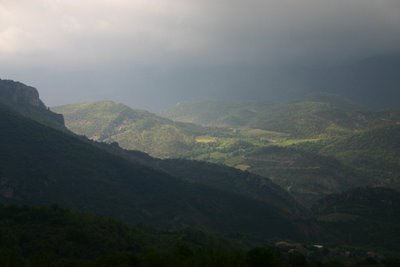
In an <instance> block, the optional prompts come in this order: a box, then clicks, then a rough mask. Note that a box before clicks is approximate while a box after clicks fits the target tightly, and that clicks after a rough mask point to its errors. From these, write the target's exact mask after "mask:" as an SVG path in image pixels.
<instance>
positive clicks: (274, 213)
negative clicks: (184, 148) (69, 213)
mask: <svg viewBox="0 0 400 267" xmlns="http://www.w3.org/2000/svg"><path fill="white" fill-rule="evenodd" d="M0 125H1V126H2V129H1V131H0V177H1V178H0V180H1V187H0V198H1V201H2V202H3V203H18V204H30V205H41V204H51V203H57V204H62V205H64V206H66V207H70V208H75V209H78V210H82V211H90V212H95V213H98V214H103V215H109V216H113V217H114V218H119V219H122V220H124V221H127V222H133V223H143V224H146V225H151V226H155V227H159V228H163V229H181V228H184V227H188V226H191V227H196V228H200V229H206V230H210V231H221V232H225V233H243V234H249V235H255V236H258V237H262V238H264V237H265V238H276V237H291V238H297V237H301V236H302V235H303V234H309V233H310V232H309V231H308V230H307V223H306V222H302V221H301V220H300V221H297V219H296V218H298V219H299V217H297V216H296V215H294V214H292V213H291V210H292V208H291V207H288V206H286V208H285V207H282V208H280V207H278V206H277V205H275V204H276V203H283V205H286V204H284V203H288V202H287V200H286V198H289V196H288V195H287V194H286V193H285V192H283V191H282V190H281V189H279V188H278V187H276V186H275V187H274V188H273V189H271V192H274V191H276V190H280V192H281V193H280V194H274V195H273V198H275V197H276V198H277V199H275V200H274V201H272V202H271V203H269V202H265V201H259V200H257V199H254V198H250V197H247V196H245V195H243V194H237V193H235V192H230V191H227V190H219V189H217V188H216V187H210V186H206V185H203V184H193V183H188V182H186V181H185V180H184V179H182V178H179V177H174V176H172V175H170V174H168V173H166V172H165V171H162V170H157V169H156V167H149V166H146V165H143V164H141V163H139V162H136V163H135V162H134V161H133V160H128V159H124V158H122V157H119V156H116V155H115V154H111V153H109V152H107V151H105V150H103V149H100V148H99V147H98V146H96V145H93V144H92V143H91V142H89V141H87V140H85V139H81V138H78V137H75V136H73V135H71V134H65V133H64V132H62V131H59V130H56V129H53V128H50V127H47V126H45V125H43V124H40V123H37V122H36V121H33V120H31V119H29V118H26V117H23V116H21V115H20V114H18V113H15V112H14V111H12V110H10V109H8V108H6V107H5V106H1V107H0ZM196 171H198V170H196V169H193V172H196ZM237 172H238V171H237ZM233 174H234V173H233ZM266 187H268V185H266ZM279 198H281V200H279ZM289 203H290V202H289ZM298 223H299V224H298ZM300 228H303V229H301V230H300Z"/></svg>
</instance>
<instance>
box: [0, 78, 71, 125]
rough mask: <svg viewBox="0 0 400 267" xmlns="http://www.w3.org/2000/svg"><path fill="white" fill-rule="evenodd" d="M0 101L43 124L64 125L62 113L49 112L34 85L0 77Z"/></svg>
mask: <svg viewBox="0 0 400 267" xmlns="http://www.w3.org/2000/svg"><path fill="white" fill-rule="evenodd" d="M0 103H2V104H4V105H7V106H8V107H10V108H12V109H14V110H16V111H18V112H20V113H23V114H24V115H25V116H28V117H30V118H32V119H35V120H36V121H39V122H41V123H43V124H46V125H49V126H55V127H60V126H62V127H64V117H63V115H61V114H57V113H54V112H51V111H50V110H49V109H48V108H47V107H46V105H45V104H44V103H43V101H42V100H41V99H40V97H39V92H38V90H36V88H34V87H31V86H27V85H25V84H23V83H20V82H15V81H12V80H2V79H0Z"/></svg>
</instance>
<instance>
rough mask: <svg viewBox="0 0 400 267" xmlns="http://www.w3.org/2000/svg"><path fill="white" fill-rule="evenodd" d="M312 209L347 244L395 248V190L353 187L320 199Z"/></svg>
mask: <svg viewBox="0 0 400 267" xmlns="http://www.w3.org/2000/svg"><path fill="white" fill-rule="evenodd" d="M314 211H315V213H316V214H317V216H318V219H319V221H320V222H321V224H323V225H324V226H325V227H327V228H328V229H329V230H330V231H331V232H332V233H334V234H335V235H337V236H341V237H342V238H343V240H346V242H347V243H348V244H356V245H359V246H364V247H368V246H369V247H378V248H379V247H380V248H383V247H385V248H390V249H392V250H393V251H398V242H399V236H400V226H399V225H400V193H399V192H398V191H394V190H392V189H387V188H379V187H378V188H372V187H366V188H355V189H352V190H349V191H346V192H344V193H341V194H336V195H332V196H328V197H326V198H324V199H322V200H321V201H319V203H318V204H317V205H315V207H314Z"/></svg>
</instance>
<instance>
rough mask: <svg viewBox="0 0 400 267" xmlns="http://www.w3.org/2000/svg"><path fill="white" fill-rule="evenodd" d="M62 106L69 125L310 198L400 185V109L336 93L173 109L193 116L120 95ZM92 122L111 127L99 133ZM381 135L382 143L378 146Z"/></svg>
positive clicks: (308, 200)
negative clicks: (377, 107)
mask: <svg viewBox="0 0 400 267" xmlns="http://www.w3.org/2000/svg"><path fill="white" fill-rule="evenodd" d="M57 110H58V111H59V112H62V113H64V114H66V122H67V126H69V127H70V128H71V129H72V130H73V131H75V132H76V133H79V134H85V135H87V136H89V137H92V138H94V139H98V138H97V137H98V136H102V137H101V138H100V140H103V141H107V142H112V141H117V142H118V143H119V145H121V147H123V148H125V149H137V150H141V151H145V152H148V153H150V154H151V155H154V156H161V157H167V158H171V157H172V158H175V157H179V158H185V159H191V160H200V161H208V162H212V163H218V164H224V165H227V166H231V167H235V168H237V169H239V170H242V171H249V172H252V173H255V174H258V175H261V176H264V177H268V178H270V179H271V180H273V182H275V183H277V184H279V185H280V186H282V187H283V188H284V189H286V190H287V191H288V192H290V193H291V194H292V195H293V196H294V197H296V198H297V199H298V200H299V201H300V202H302V203H303V204H305V205H308V206H309V205H312V204H313V203H315V201H317V200H318V199H319V198H321V197H324V196H327V195H329V194H332V193H339V192H342V191H344V190H347V189H349V188H352V187H355V186H363V185H367V184H369V185H384V186H393V187H395V188H399V189H400V184H399V182H398V181H399V180H400V179H399V177H398V173H400V172H399V165H398V162H399V160H398V156H396V153H397V152H396V151H398V150H399V149H398V144H397V143H396V142H398V140H400V138H399V137H398V136H397V134H396V133H395V129H394V128H396V125H397V124H398V123H399V122H400V113H399V112H398V111H396V110H389V111H379V112H378V111H368V110H364V109H363V108H361V107H360V106H357V105H355V104H354V103H351V102H350V101H348V100H346V99H343V98H340V97H337V96H334V95H329V94H311V95H308V96H307V97H305V98H304V99H300V100H298V101H293V102H289V103H275V104H273V103H251V102H250V103H220V102H206V103H204V102H203V103H183V104H179V105H177V106H176V107H174V108H172V109H170V110H169V111H167V112H166V113H165V114H166V115H167V116H169V117H170V118H173V119H177V120H180V121H183V122H186V123H178V122H173V121H170V120H167V119H164V118H161V117H159V116H156V115H154V114H151V113H148V112H144V111H136V110H132V109H130V108H128V107H126V106H124V105H120V104H115V103H112V102H100V103H91V104H77V105H68V106H64V107H61V108H59V109H57ZM128 113H129V114H130V115H129V116H127V115H124V114H128ZM128 117H129V119H126V118H128ZM117 118H125V119H123V120H122V119H117ZM105 120H106V121H105ZM122 121H124V123H125V124H124V123H122ZM187 122H189V123H200V124H203V126H196V125H194V124H188V123H187ZM88 123H91V124H92V125H97V126H96V127H104V129H98V134H95V133H94V132H91V129H92V127H91V126H90V125H89V126H88ZM128 125H129V126H128ZM204 126H207V127H204ZM208 126H218V128H210V127H208ZM110 129H111V130H110ZM118 129H120V130H118ZM384 129H386V130H384ZM389 129H391V130H389ZM87 131H89V132H87ZM110 131H111V132H110ZM384 131H387V132H386V133H379V132H384ZM379 140H385V142H386V144H381V143H380V142H382V141H379ZM374 143H376V145H375V146H374V147H375V148H373V147H370V144H371V145H373V144H374ZM357 144H358V145H357ZM353 146H358V147H357V148H354V149H353V148H352V147H353ZM361 146H362V147H361Z"/></svg>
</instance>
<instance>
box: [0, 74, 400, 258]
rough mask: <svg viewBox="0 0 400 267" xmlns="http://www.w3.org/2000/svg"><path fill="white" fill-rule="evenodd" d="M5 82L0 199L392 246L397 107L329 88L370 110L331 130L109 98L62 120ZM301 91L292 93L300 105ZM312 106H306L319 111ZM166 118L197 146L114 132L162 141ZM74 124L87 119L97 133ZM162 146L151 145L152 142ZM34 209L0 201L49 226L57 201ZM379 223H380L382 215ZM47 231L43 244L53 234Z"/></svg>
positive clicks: (252, 236)
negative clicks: (204, 115)
mask: <svg viewBox="0 0 400 267" xmlns="http://www.w3.org/2000/svg"><path fill="white" fill-rule="evenodd" d="M10 88H11V89H10ZM15 88H17V89H15ZM0 92H1V93H0V98H1V101H0V125H1V131H0V203H2V204H5V205H29V206H43V205H51V204H57V205H61V206H64V207H67V208H69V209H73V210H78V211H80V212H90V213H94V214H97V215H101V216H109V217H112V218H114V219H117V220H120V221H123V222H124V223H128V224H141V225H143V226H145V227H150V228H154V229H158V230H157V231H166V232H168V233H171V231H172V232H173V233H179V231H185V229H194V231H199V232H205V233H208V234H210V235H223V236H224V237H229V239H230V240H235V242H239V243H250V244H253V245H254V244H266V243H268V242H272V241H273V240H282V239H286V240H296V241H303V242H321V243H324V244H327V243H336V244H340V245H343V244H348V245H351V246H357V247H363V248H366V249H368V248H374V249H380V250H382V251H390V252H391V253H392V252H396V245H397V243H398V238H397V237H398V235H399V233H400V229H398V227H397V226H396V225H398V223H399V222H400V221H399V218H398V216H397V214H398V212H399V211H398V207H399V205H398V201H399V199H400V197H399V194H400V193H399V192H398V191H396V190H393V189H387V188H384V187H393V188H396V186H398V181H399V180H398V173H399V172H398V166H399V161H398V156H399V155H398V151H399V150H398V148H399V146H398V145H399V143H398V141H399V136H398V133H399V127H398V120H397V118H398V117H397V116H398V113H397V111H396V110H392V111H382V112H381V111H371V110H367V111H364V110H361V111H359V110H360V109H359V107H357V106H356V105H353V104H349V103H347V101H345V102H346V103H344V102H343V101H342V100H340V101H339V104H338V103H337V102H335V103H328V104H326V101H327V100H321V97H319V98H318V99H319V101H320V103H325V104H326V106H328V107H332V106H334V107H335V108H339V107H340V108H341V109H343V110H347V111H346V112H347V113H346V114H363V115H365V116H366V119H365V120H364V121H366V122H365V124H362V125H360V124H359V125H357V123H358V122H357V120H358V117H357V116H356V118H357V119H356V122H354V121H353V120H352V121H351V122H352V123H351V124H350V126H346V125H348V124H345V123H342V120H338V123H337V125H340V127H341V128H342V129H341V130H340V131H335V132H334V133H332V132H330V131H328V130H326V128H323V127H322V128H320V129H322V130H321V132H318V131H319V130H318V131H317V132H316V134H311V135H309V134H307V133H306V132H303V133H304V134H299V132H298V131H294V132H290V131H276V130H277V129H275V130H271V129H269V128H268V129H267V128H265V129H263V128H251V127H250V126H249V125H252V124H249V125H247V126H244V125H240V126H239V125H237V124H236V126H234V125H233V124H232V125H230V126H225V127H222V125H212V124H210V125H195V124H193V123H191V122H175V121H173V120H171V119H164V118H162V117H160V116H158V115H155V114H151V113H149V112H146V111H138V110H132V109H130V108H128V107H127V106H124V105H120V104H115V103H113V102H100V103H90V104H78V105H72V106H64V107H60V108H53V109H52V110H57V111H61V110H64V111H65V113H66V114H67V115H66V117H65V121H66V126H67V127H66V126H64V124H63V122H64V117H63V116H62V115H60V114H56V113H54V112H52V111H51V110H50V109H49V108H47V107H46V106H45V105H44V104H43V102H42V101H41V100H40V98H39V95H38V92H37V91H36V89H34V88H32V87H29V86H25V85H23V84H21V83H16V82H13V81H4V80H1V81H0ZM329 99H332V98H331V97H329ZM308 101H309V100H308ZM308 101H307V104H305V105H306V106H308ZM315 101H316V100H313V101H311V102H313V103H314V102H315ZM323 101H325V102H323ZM329 101H333V100H329ZM335 101H338V100H337V98H335ZM333 102H334V101H333ZM298 103H299V102H295V103H294V105H295V106H296V107H298V106H299V105H298ZM245 105H248V104H245ZM258 105H260V106H262V105H266V104H265V103H263V104H256V106H258ZM283 105H284V106H287V105H290V103H285V104H283ZM315 105H316V106H320V105H324V104H315ZM300 106H302V105H300ZM246 107H247V106H246ZM312 107H314V104H313V105H312ZM29 110H31V111H32V112H27V111H29ZM77 110H78V111H77ZM278 110H284V109H283V108H282V109H278ZM310 110H311V113H310V114H313V112H314V111H315V109H314V108H311V109H310ZM318 110H319V109H318ZM99 113H101V114H100V115H99ZM289 113H290V112H289ZM188 114H189V113H188ZM302 114H303V116H306V115H305V114H307V113H302ZM366 114H367V115H368V116H367V115H366ZM74 116H75V117H74ZM218 116H219V115H218ZM218 116H217V117H218ZM260 116H261V115H260ZM289 117H290V116H289ZM322 117H323V116H322ZM322 117H319V118H322ZM323 118H326V117H323ZM348 118H353V115H349V117H348ZM330 119H331V118H330ZM311 121H312V122H313V120H311ZM333 121H334V122H337V120H335V119H333ZM353 122H354V123H353ZM69 125H76V127H77V128H75V129H74V128H73V127H70V126H69ZM354 125H356V127H354ZM216 126H219V127H216ZM68 127H70V129H68ZM164 127H166V128H168V127H174V128H176V131H178V130H179V131H182V133H184V134H185V135H187V136H188V137H189V138H190V140H191V141H190V142H189V144H190V150H187V151H186V150H185V149H183V150H182V152H179V153H178V155H180V156H179V157H180V158H179V159H174V158H172V157H170V156H169V155H170V154H169V153H170V152H168V150H166V152H163V153H165V154H163V155H165V157H170V158H168V159H166V158H164V159H160V158H154V157H152V155H148V154H146V153H144V152H140V151H135V150H130V149H129V147H125V145H124V143H123V142H121V140H123V139H121V140H119V139H117V137H119V134H118V133H120V132H121V133H123V136H124V137H127V136H129V134H131V133H134V134H133V136H135V135H139V134H140V133H141V132H142V134H143V135H144V136H146V135H149V137H146V138H148V139H147V140H149V141H148V142H150V143H151V142H153V141H151V140H154V142H155V141H157V139H159V137H157V135H152V134H153V129H154V131H155V132H157V131H160V133H159V134H160V135H161V136H162V135H164V134H168V133H170V132H169V131H167V132H166V133H164V132H163V131H164V129H165V128H164ZM338 127H339V126H338ZM76 129H83V130H85V131H87V132H86V134H87V135H88V137H91V138H92V139H88V138H87V137H85V136H83V135H85V133H79V132H77V131H76ZM287 129H289V128H287ZM74 132H76V133H74ZM109 133H111V134H110V135H108V134H109ZM132 138H134V137H132ZM170 138H171V139H166V140H170V141H171V140H172V141H174V142H175V141H179V140H176V139H181V137H180V136H179V135H178V136H175V135H174V134H170ZM173 138H176V139H175V140H174V139H173ZM93 139H95V140H93ZM162 140H165V139H162ZM158 141H159V140H158ZM172 141H171V142H172ZM161 142H164V141H161ZM139 143H141V142H139ZM144 147H147V146H144ZM157 147H158V145H154V147H153V149H157ZM169 147H170V146H166V148H165V147H163V148H162V149H163V150H164V149H168V148H169ZM137 149H139V148H137ZM173 153H177V152H176V150H175V151H174V152H171V154H173ZM167 155H168V156H167ZM193 159H196V160H193ZM199 159H203V160H206V161H199ZM207 161H208V162H207ZM229 166H233V167H236V168H232V167H229ZM378 174H379V175H378ZM366 185H368V186H369V187H365V186H366ZM377 186H379V187H377ZM30 209H31V208H26V210H19V208H15V209H14V208H11V210H7V208H6V209H4V208H3V207H2V208H0V213H1V214H2V216H3V217H2V218H5V219H4V221H3V222H2V223H3V225H9V224H7V223H9V221H8V219H7V218H13V219H12V220H15V221H16V223H18V222H19V221H18V220H17V219H16V218H19V216H20V215H15V214H20V213H24V212H25V214H26V213H28V214H32V215H29V216H28V217H24V218H42V219H40V220H38V221H37V222H33V224H36V225H37V224H41V225H44V227H45V228H44V229H49V227H50V226H49V222H48V221H46V220H44V219H43V218H53V217H54V212H56V213H57V208H56V209H55V210H51V209H50V210H46V209H45V210H43V211H40V210H35V208H33V210H30ZM382 211H385V212H383V213H382ZM33 214H36V215H33ZM40 214H42V215H40ZM43 214H48V215H43ZM24 216H27V215H24ZM36 216H39V217H36ZM43 216H44V217H43ZM46 216H47V217H46ZM60 216H61V218H64V219H61V220H62V221H65V220H67V221H71V219H69V218H70V217H71V216H75V215H70V214H69V213H68V212H65V210H63V209H61V211H60ZM74 218H76V220H78V221H81V222H82V223H84V224H85V223H86V225H87V223H88V222H89V223H90V220H94V222H93V221H92V222H93V223H94V224H95V225H97V224H96V222H97V221H99V223H100V225H99V226H98V227H100V228H99V229H102V227H109V226H101V225H107V224H104V223H103V222H102V220H103V219H100V218H97V217H93V219H89V220H88V219H85V218H83V217H80V215H76V216H75V217H74ZM96 218H97V219H96ZM29 220H30V219H29ZM29 220H28V219H27V221H29ZM0 222H1V220H0ZM30 223H31V222H30ZM55 223H56V224H57V221H56V222H55ZM117 224H118V223H117ZM379 224H382V225H381V226H382V227H375V226H376V225H379ZM16 225H18V224H16ZM50 225H51V224H50ZM7 227H10V226H7ZM15 227H17V228H16V229H20V228H18V227H20V226H15ZM96 227H97V226H96ZM110 227H111V226H110ZM112 227H114V226H112ZM115 227H117V228H118V227H120V228H121V229H125V230H121V231H122V232H118V231H117V232H115V231H114V230H111V231H109V232H107V233H106V234H107V235H110V238H111V239H112V238H117V239H118V240H120V241H121V239H120V237H118V235H119V234H122V236H125V235H128V236H127V238H128V239H129V238H130V237H129V235H130V234H128V232H129V231H131V230H126V228H124V227H125V226H122V225H121V226H115ZM21 229H27V228H21ZM113 229H114V228H113ZM24 231H26V230H24ZM70 231H72V232H74V231H76V230H70ZM85 231H86V230H85ZM64 232H65V230H62V233H64ZM150 232H151V231H150ZM67 233H69V232H67ZM72 234H73V233H72ZM7 235H8V234H7ZM44 235H49V232H46V233H44ZM60 235H62V234H60ZM96 235H97V234H95V236H93V235H90V234H89V235H88V236H87V237H88V239H87V240H95V241H90V242H95V243H94V244H96V246H98V247H99V248H101V249H103V248H102V247H101V245H99V242H103V241H101V240H100V239H98V237H97V236H96ZM143 235H144V236H145V237H144V238H150V239H151V238H152V237H151V234H149V232H148V231H147V230H145V233H142V234H140V235H139V237H140V236H141V237H142V238H143ZM3 236H4V235H3V234H2V235H0V245H1V244H3V243H4V244H6V243H7V242H8V241H7V242H6V241H4V240H6V239H4V240H3V239H2V238H3ZM75 236H76V235H75ZM172 236H173V237H172V238H173V239H174V240H176V236H175V235H174V234H172ZM31 237H32V233H30V234H28V233H24V234H23V235H16V236H14V237H12V238H14V239H15V238H16V239H18V240H24V238H25V239H27V240H30V238H31ZM139 237H138V238H139ZM46 238H47V237H46ZM93 238H94V239H93ZM14 239H13V240H14ZM128 239H127V240H128ZM135 239H136V237H132V240H133V241H132V242H131V241H129V242H128V243H129V244H131V245H132V244H135V241H134V240H135ZM7 240H8V239H7ZM39 240H41V239H39ZM49 240H53V239H49ZM60 240H63V239H62V238H61V239H60ZM73 240H74V239H72V242H74V241H73ZM82 240H85V239H84V238H82ZM96 240H97V241H96ZM98 240H100V241H98ZM120 241H118V242H120ZM1 242H3V243H1ZM20 242H22V241H20ZM43 242H44V243H45V247H46V246H48V244H51V242H53V241H47V240H46V241H43ZM47 242H49V243H47ZM61 242H64V241H61ZM68 242H69V241H68ZM82 242H86V241H82ZM88 242H89V241H88ZM104 242H106V243H107V244H111V243H112V242H114V241H112V240H104ZM110 242H111V243H110ZM118 242H117V243H114V244H115V246H114V245H110V247H109V248H113V249H114V248H115V250H114V251H118V250H124V249H125V248H124V246H125V245H124V244H126V243H124V242H125V241H123V240H122V241H121V242H120V243H118ZM144 242H147V241H144ZM152 242H157V241H154V239H153V241H152ZM160 242H164V241H160ZM226 242H231V241H226ZM18 244H20V243H18ZM0 247H1V246H0ZM121 248H122V249H121ZM83 249H84V250H85V249H87V247H84V248H83ZM129 249H131V248H129ZM134 249H135V248H132V249H131V250H134ZM46 250H48V248H47V249H46ZM111 250H112V249H111ZM71 251H74V250H71ZM71 253H77V252H71ZM89 253H90V252H88V251H87V250H85V252H84V254H89ZM7 255H8V254H7ZM0 258H1V255H0Z"/></svg>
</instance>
